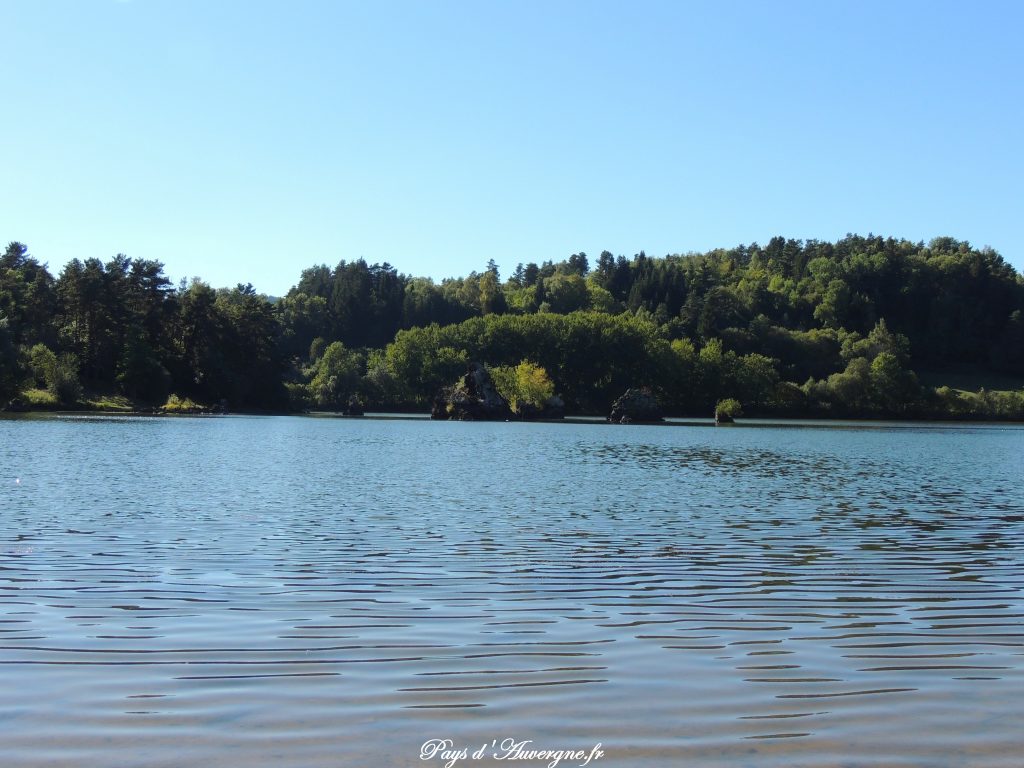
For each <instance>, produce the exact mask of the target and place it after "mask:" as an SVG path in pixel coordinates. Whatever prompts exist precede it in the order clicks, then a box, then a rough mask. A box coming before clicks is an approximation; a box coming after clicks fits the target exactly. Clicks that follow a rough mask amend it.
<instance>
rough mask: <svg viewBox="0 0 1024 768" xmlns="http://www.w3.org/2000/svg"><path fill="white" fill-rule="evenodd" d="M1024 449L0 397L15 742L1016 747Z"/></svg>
mask: <svg viewBox="0 0 1024 768" xmlns="http://www.w3.org/2000/svg"><path fill="white" fill-rule="evenodd" d="M1022 455H1024V430H1020V429H1008V428H978V427H975V428H970V429H957V428H928V429H871V430H853V429H841V430H824V429H792V428H789V429H771V428H759V429H720V430H714V429H706V428H686V427H675V428H645V427H629V428H620V427H611V426H596V425H523V424H461V423H454V424H449V423H424V422H417V421H392V422H386V421H370V420H366V421H355V420H344V421H341V420H325V419H299V418H290V419H286V418H262V419H260V418H241V417H239V418H234V417H233V418H226V419H130V418H116V419H110V418H105V419H96V418H91V419H86V418H59V419H43V420H8V421H0V523H2V527H0V606H2V614H0V668H2V674H3V680H4V682H5V685H4V686H3V687H2V689H0V733H3V753H4V755H5V764H8V765H16V766H22V765H25V766H28V765H48V764H49V765H76V766H94V765H95V766H101V765H104V766H105V765H110V764H113V762H116V764H118V765H168V766H170V765H204V766H207V765H208V766H219V765H223V766H237V765H246V766H263V765H266V766H271V765H273V766H282V765H289V766H290V765H295V766H300V765H301V766H338V765H380V766H407V765H413V764H425V765H429V764H437V765H440V762H436V763H421V762H420V761H419V745H420V744H422V743H423V742H424V741H426V740H427V739H430V738H451V739H453V740H454V741H455V742H456V743H457V744H469V745H476V746H478V745H480V744H483V743H485V742H487V743H489V742H490V741H491V740H492V739H497V740H499V741H500V740H501V739H503V738H505V737H515V738H517V739H532V740H533V741H534V742H535V744H536V745H537V746H540V747H545V746H547V747H552V748H554V747H573V748H584V747H585V748H587V749H589V748H590V746H592V745H593V744H596V743H597V742H601V743H602V744H603V745H604V746H603V748H604V749H605V757H604V758H603V759H602V760H601V762H600V763H596V764H598V765H611V766H665V765H695V766H697V765H699V766H708V765H711V766H730V767H731V766H758V768H760V767H761V766H780V767H781V766H793V765H801V766H838V765H872V766H886V767H888V766H896V765H928V766H1016V765H1019V762H1020V758H1019V755H1020V753H1021V749H1022V748H1024V737H1022V736H1021V735H1020V713H1021V710H1020V702H1021V701H1022V700H1024V680H1022V669H1024V595H1022V592H1021V587H1022V583H1024V579H1022V574H1024V567H1022V534H1024V495H1022V492H1021V490H1020V485H1019V482H1020V473H1021V469H1022V460H1021V456H1022ZM16 479H18V480H20V482H15V480H16ZM113 756H116V759H115V758H114V757H113ZM463 764H471V765H482V764H487V763H486V761H472V762H469V763H463ZM496 764H497V763H496ZM524 764H527V763H524ZM528 764H530V765H540V764H541V763H538V762H533V763H528Z"/></svg>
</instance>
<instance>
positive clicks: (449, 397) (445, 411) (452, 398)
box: [430, 363, 513, 421]
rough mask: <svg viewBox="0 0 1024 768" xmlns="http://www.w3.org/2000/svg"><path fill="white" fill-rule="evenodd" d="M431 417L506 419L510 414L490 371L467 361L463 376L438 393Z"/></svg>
mask: <svg viewBox="0 0 1024 768" xmlns="http://www.w3.org/2000/svg"><path fill="white" fill-rule="evenodd" d="M430 417H431V418H432V419H451V420H453V421H506V420H508V419H511V418H513V416H512V409H511V408H509V406H508V402H507V401H506V400H505V398H503V397H502V396H501V395H500V394H498V390H497V389H495V388H494V382H493V381H491V374H489V373H488V372H487V369H486V368H484V366H482V365H481V364H480V363H470V364H469V367H468V368H467V370H466V375H465V376H463V377H462V378H461V379H459V380H458V381H457V382H456V383H455V384H454V385H453V386H451V387H445V388H444V389H442V390H441V391H440V392H439V393H438V394H437V397H435V398H434V406H433V408H431V410H430Z"/></svg>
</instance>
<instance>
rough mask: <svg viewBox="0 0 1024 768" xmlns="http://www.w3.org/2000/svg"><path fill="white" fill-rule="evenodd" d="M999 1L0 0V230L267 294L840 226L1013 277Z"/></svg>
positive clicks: (39, 248)
mask: <svg viewBox="0 0 1024 768" xmlns="http://www.w3.org/2000/svg"><path fill="white" fill-rule="evenodd" d="M1022 26H1024V4H1021V3H1017V2H983V3H977V4H968V3H964V2H957V3H952V2H935V1H929V2H860V1H859V2H838V1H836V2H831V1H827V0H826V1H822V0H817V1H815V2H781V1H780V2H774V3H766V2H750V3H747V2H706V3H704V2H682V1H678V2H663V3H662V2H637V3H624V2H615V3H610V2H522V1H520V0H517V2H508V3H498V2H489V1H486V0H481V1H480V2H472V3H470V2H466V3H455V2H444V1H439V2H426V1H425V0H424V2H390V3H385V2H380V3H371V2H363V3H345V2H340V1H339V2H314V1H313V0H307V1H302V0H296V1H295V2H254V1H253V0H245V1H244V2H229V1H228V0H196V1H191V0H128V1H125V0H63V1H58V0H0V29H3V30H4V31H5V34H4V56H3V61H4V64H3V66H2V67H0V96H2V98H3V103H4V104H5V106H6V109H5V110H4V118H3V120H0V152H2V156H0V179H2V183H0V240H2V241H4V242H6V241H9V240H20V241H22V242H25V243H26V244H28V246H29V248H30V251H31V253H32V254H33V255H35V256H36V257H37V258H39V259H40V260H42V261H46V262H48V263H49V264H50V267H51V269H53V270H54V271H55V272H57V271H59V269H60V268H61V266H63V264H64V263H65V262H66V261H67V260H69V259H71V258H74V257H78V258H88V257H93V256H95V257H99V258H102V259H104V260H106V259H108V258H110V257H111V256H113V255H114V254H116V253H119V252H120V253H126V254H128V255H129V256H132V257H139V258H150V259H158V260H160V261H162V262H164V263H165V264H166V271H167V273H168V274H169V275H170V276H171V277H173V278H174V279H175V280H177V279H179V278H182V277H191V276H200V277H202V278H204V279H206V280H207V281H209V282H211V283H213V284H214V285H218V286H220V285H234V284H235V283H238V282H252V283H253V284H254V285H255V287H256V288H257V290H260V291H262V292H266V293H271V294H281V293H284V292H285V291H287V289H288V288H289V287H290V286H291V285H293V284H294V283H295V282H296V280H297V279H298V276H299V273H300V272H301V270H302V269H303V268H305V267H308V266H311V265H313V264H319V263H327V264H329V265H333V264H335V263H337V262H338V261H339V260H341V259H346V260H351V259H356V258H359V257H363V258H365V259H367V260H368V261H370V262H385V261H387V262H390V263H392V264H393V265H395V266H397V267H398V268H399V269H400V270H401V271H403V272H406V273H409V274H415V275H429V276H432V277H435V278H442V277H446V276H453V275H463V274H466V273H468V272H469V271H470V270H473V269H476V270H482V269H483V268H484V266H485V265H486V263H487V261H488V259H492V258H493V259H494V260H495V261H496V262H498V264H499V265H500V266H501V268H502V273H503V274H508V273H509V272H510V271H511V270H512V269H513V268H514V267H515V265H516V263H517V262H520V261H522V262H528V261H537V262H540V261H542V260H545V259H554V260H556V261H557V260H561V259H564V258H566V257H567V256H569V255H570V254H571V253H574V252H576V251H579V250H584V251H586V252H587V253H588V254H589V255H591V257H596V256H597V255H598V254H599V253H600V252H601V251H602V250H609V251H611V252H613V253H615V254H620V253H621V254H625V255H627V256H631V255H632V254H634V253H636V252H638V251H640V250H641V249H643V250H645V251H646V252H647V253H648V254H649V255H658V256H661V255H664V254H666V253H679V252H686V251H691V250H696V251H702V250H707V249H710V248H714V247H719V246H731V245H736V244H738V243H741V242H742V243H749V242H752V241H758V242H761V243H764V242H766V241H767V240H768V239H769V238H771V237H772V236H773V235H776V234H781V235H784V236H786V237H795V238H818V239H827V240H834V239H836V238H838V237H842V236H843V235H844V234H846V233H847V232H859V233H861V234H867V233H868V232H874V233H876V234H883V235H892V236H895V237H906V238H909V239H911V240H922V239H923V240H928V239H930V238H932V237H934V236H937V235H951V236H953V237H957V238H960V239H965V240H969V241H970V242H971V243H972V244H974V245H977V246H982V245H990V246H992V247H993V248H995V249H996V250H997V251H999V252H1000V253H1001V254H1003V256H1004V257H1005V258H1006V259H1007V260H1008V261H1009V262H1010V263H1012V264H1014V265H1015V266H1016V267H1017V268H1018V269H1021V268H1022V267H1024V215H1022V214H1024V205H1022V202H1024V200H1022V194H1021V179H1022V176H1024V173H1022V172H1024V160H1022V156H1024V152H1022V149H1021V136H1022V128H1021V127H1022V122H1024V121H1022V117H1024V93H1022V90H1024V85H1022V83H1024V55H1022V53H1021V50H1022V46H1020V44H1019V34H1020V29H1021V28H1022Z"/></svg>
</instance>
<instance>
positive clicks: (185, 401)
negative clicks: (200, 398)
mask: <svg viewBox="0 0 1024 768" xmlns="http://www.w3.org/2000/svg"><path fill="white" fill-rule="evenodd" d="M160 410H162V411H165V412H166V413H198V412H199V411H202V410H204V409H203V406H201V405H199V403H197V402H196V401H194V400H192V399H191V398H188V397H178V395H174V394H172V395H170V396H169V397H168V398H167V402H165V403H164V404H163V406H161V408H160Z"/></svg>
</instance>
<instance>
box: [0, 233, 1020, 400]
mask: <svg viewBox="0 0 1024 768" xmlns="http://www.w3.org/2000/svg"><path fill="white" fill-rule="evenodd" d="M472 360H477V361H480V362H484V363H486V364H487V365H489V366H491V367H492V368H494V369H501V368H506V369H508V370H509V371H511V370H516V371H517V373H516V376H517V377H519V379H517V380H519V381H520V383H521V384H522V386H524V387H525V386H526V385H527V381H528V379H529V378H530V377H529V376H528V375H527V373H528V372H527V371H526V369H523V371H518V368H517V367H518V366H521V365H523V364H525V363H529V364H530V365H532V366H536V368H537V369H543V371H544V378H546V379H547V380H548V381H549V382H550V385H551V387H552V390H553V392H555V393H557V394H559V395H561V396H562V397H563V398H564V400H565V402H566V405H567V407H568V408H570V409H572V410H575V411H578V412H595V413H600V412H603V411H605V410H607V408H608V406H609V404H610V403H611V401H612V400H614V399H615V398H616V397H617V396H618V395H620V394H621V393H622V392H623V391H624V390H625V389H626V388H627V387H630V386H646V387H650V388H651V389H652V391H654V392H656V393H657V394H658V396H659V398H660V399H662V401H663V402H664V403H665V405H666V408H667V409H668V411H669V412H673V413H677V414H680V415H684V414H701V415H708V414H710V413H711V411H712V410H713V408H714V406H715V404H716V403H717V402H719V401H720V400H723V399H735V400H736V401H737V402H739V403H741V404H742V407H743V409H744V411H745V412H747V413H755V414H756V413H763V414H767V413H787V414H797V413H799V414H808V415H825V414H828V415H853V416H857V415H883V416H916V415H957V416H971V415H978V416H985V415H989V416H999V417H1017V418H1019V417H1021V416H1022V415H1024V413H1022V410H1021V409H1022V402H1021V401H1022V396H1021V395H1020V394H1019V393H1017V392H1009V393H1007V392H1004V393H1002V394H998V393H995V392H991V391H989V392H986V393H978V394H976V395H965V394H962V393H958V392H957V390H952V389H950V388H948V387H946V388H943V387H939V388H938V389H932V388H931V387H928V386H924V385H923V384H922V379H921V378H919V376H918V375H916V374H915V371H926V372H928V373H929V378H930V379H931V380H933V381H934V380H935V378H936V377H939V378H940V379H941V377H942V376H943V375H946V374H947V373H948V374H950V375H953V374H960V373H962V372H965V371H967V372H974V373H976V374H979V375H986V376H994V377H1002V379H1003V380H1009V381H1016V382H1019V381H1020V380H1021V378H1022V377H1024V280H1022V278H1021V275H1019V274H1018V273H1017V272H1016V271H1015V270H1014V269H1013V268H1012V267H1011V266H1010V265H1009V264H1007V263H1006V262H1005V261H1004V260H1003V258H1002V257H1001V256H1000V255H999V254H998V253H996V252H995V251H993V250H991V249H989V248H981V249H978V248H974V247H972V246H971V245H970V244H969V243H966V242H963V241H958V240H955V239H953V238H948V237H941V238H935V239H933V240H931V241H930V242H928V243H924V242H918V243H913V242H910V241H907V240H897V239H894V238H883V237H878V236H874V235H868V236H867V237H863V236H859V235H847V236H846V237H845V238H842V239H840V240H838V241H836V242H834V243H829V242H821V241H817V240H806V241H802V240H793V239H786V238H782V237H775V238H772V239H771V240H770V241H769V242H768V243H767V244H766V245H764V246H761V245H758V244H757V243H752V244H750V245H740V246H737V247H735V248H727V249H716V250H713V251H709V252H706V253H687V254H669V255H666V256H664V257H661V258H653V257H650V256H648V255H647V254H645V253H644V252H642V251H641V252H640V253H637V254H635V255H634V256H633V257H631V258H627V257H625V256H621V255H620V256H614V255H613V254H611V253H609V252H608V251H604V252H602V253H601V254H600V256H598V257H597V258H596V259H591V258H590V257H588V256H587V254H585V253H582V252H580V253H574V254H572V255H570V256H569V257H568V258H566V259H565V260H564V261H561V262H557V263H555V262H553V261H543V262H541V263H539V264H538V263H536V262H529V263H526V264H519V265H517V266H516V268H515V269H514V270H513V271H512V273H511V274H510V275H509V276H508V277H507V278H506V279H505V280H502V279H501V275H500V274H499V271H498V268H497V266H496V265H495V264H494V262H493V261H490V262H488V263H487V264H486V266H485V267H484V268H483V269H482V270H481V271H480V272H471V273H470V274H469V275H466V276H465V277H459V278H450V279H446V280H442V281H441V282H435V281H434V280H431V279H429V278H423V277H411V276H408V275H405V274H403V273H401V272H399V271H398V270H397V269H396V268H395V267H393V266H391V265H390V264H387V263H384V264H368V263H367V262H366V261H364V260H362V259H359V260H356V261H344V260H343V261H340V262H338V264H337V265H336V266H334V267H328V266H327V265H317V266H312V267H309V268H307V269H305V270H303V271H302V272H301V274H300V276H299V279H298V281H297V283H296V284H295V286H294V287H293V288H292V289H291V290H290V291H289V292H288V293H287V294H286V295H285V296H283V297H281V298H280V299H273V298H271V297H268V296H264V295H260V294H258V293H257V292H256V291H255V290H254V289H253V288H252V286H251V285H238V286H235V287H234V288H220V289H215V288H213V287H212V286H210V285H208V284H206V283H204V282H203V281H202V280H199V279H194V280H192V281H189V282H183V283H182V284H180V285H178V286H174V285H172V284H171V282H170V280H169V279H168V278H167V277H166V275H165V274H164V266H163V264H161V263H159V262H156V261H150V260H145V259H133V258H129V257H128V256H125V255H121V254H119V255H116V256H114V257H113V258H111V259H110V260H108V261H106V262H103V261H101V260H99V259H95V258H88V259H85V260H78V259H75V260H72V261H71V262H69V263H68V264H67V265H66V266H65V267H64V268H63V269H62V270H61V272H60V274H59V275H57V276H56V277H54V276H53V275H51V273H50V272H49V270H48V269H47V267H46V265H45V264H42V263H40V262H39V261H38V260H37V259H36V258H35V257H33V256H32V255H31V254H30V253H29V249H28V248H27V247H26V246H25V245H23V244H21V243H18V242H12V243H10V244H9V245H8V247H7V249H6V251H4V253H3V255H2V256H0V365H2V369H0V397H3V398H4V399H5V400H6V399H10V397H13V396H14V395H15V394H16V393H17V392H18V391H19V390H24V389H27V388H32V387H38V388H48V389H50V390H51V391H53V392H56V391H57V389H59V390H60V394H59V395H58V394H55V395H54V396H55V397H58V398H59V399H61V400H64V401H69V400H74V399H76V398H77V397H78V396H80V393H81V391H83V389H84V390H85V391H96V392H119V393H121V394H123V395H126V396H128V397H131V398H134V399H136V400H138V401H142V402H162V401H163V400H164V399H166V398H167V397H168V396H169V395H170V394H176V395H178V396H179V397H180V398H192V399H194V400H195V401H197V402H205V403H212V402H218V401H221V400H226V401H228V402H229V403H230V404H231V406H232V407H235V408H249V409H266V410H282V409H285V408H287V407H289V404H290V405H291V407H316V408H338V407H341V406H342V405H343V404H344V403H346V402H347V401H348V398H349V397H351V396H353V395H355V396H358V397H359V398H360V399H361V400H362V401H364V402H366V403H368V404H369V405H370V406H371V407H386V408H425V407H426V405H427V404H428V403H429V401H430V399H431V398H432V397H433V395H434V394H435V393H436V391H437V390H438V388H440V387H441V386H443V385H445V384H450V383H451V382H452V381H453V380H454V379H455V378H457V377H458V376H459V375H460V374H461V373H463V372H464V369H465V366H466V364H467V362H469V361H472ZM524 361H525V362H524ZM510 381H512V379H510ZM58 383H59V384H60V386H59V387H58ZM510 386H511V385H510ZM1019 388H1020V387H1019V384H1018V385H1017V386H1016V387H1012V389H1015V390H1016V389H1019ZM544 391H547V390H546V389H545V390H544Z"/></svg>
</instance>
